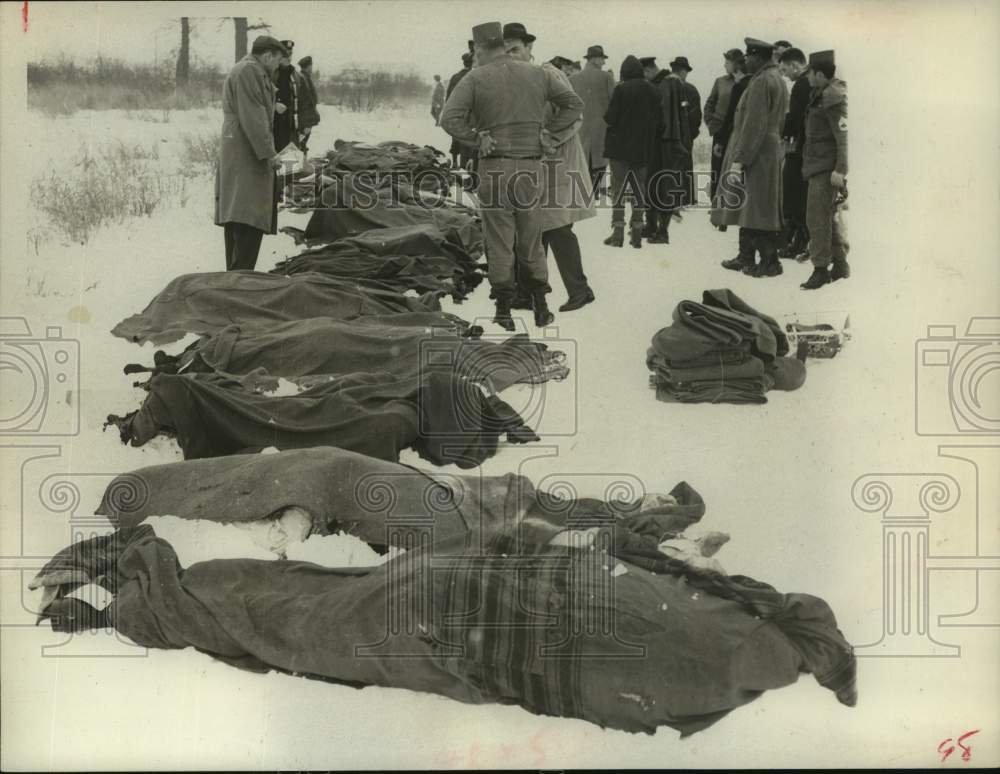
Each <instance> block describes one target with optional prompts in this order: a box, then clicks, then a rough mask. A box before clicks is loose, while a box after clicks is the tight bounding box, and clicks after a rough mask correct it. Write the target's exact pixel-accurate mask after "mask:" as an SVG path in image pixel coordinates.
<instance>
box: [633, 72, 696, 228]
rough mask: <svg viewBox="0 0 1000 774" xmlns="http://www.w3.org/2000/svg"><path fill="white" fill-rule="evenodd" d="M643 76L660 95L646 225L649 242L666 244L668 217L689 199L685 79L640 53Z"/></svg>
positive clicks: (688, 124) (689, 131) (689, 137)
mask: <svg viewBox="0 0 1000 774" xmlns="http://www.w3.org/2000/svg"><path fill="white" fill-rule="evenodd" d="M641 61H642V62H643V63H644V71H645V74H646V79H647V80H648V81H649V82H650V83H652V84H653V85H654V86H655V87H656V89H657V93H658V94H659V97H660V120H659V126H658V128H657V136H658V137H659V142H658V147H657V149H656V151H654V154H653V160H652V162H651V164H650V166H651V169H652V171H651V172H650V177H649V184H648V186H647V189H648V191H649V208H648V209H647V210H646V229H645V231H644V233H645V234H646V235H647V237H648V239H649V242H650V244H668V243H669V242H670V235H669V231H668V228H669V226H670V219H671V217H673V215H674V214H675V213H676V212H677V211H678V210H679V209H680V208H681V207H683V206H684V204H685V203H686V202H687V200H688V178H687V174H686V173H687V171H688V170H690V169H691V143H692V140H691V122H690V116H689V115H688V110H687V106H686V105H685V104H684V103H685V101H686V99H685V93H684V82H683V81H682V80H681V79H680V78H678V77H677V75H675V74H674V73H672V72H667V71H666V70H660V71H659V72H657V71H656V60H655V58H654V57H643V59H642V60H641Z"/></svg>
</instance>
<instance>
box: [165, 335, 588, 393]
mask: <svg viewBox="0 0 1000 774" xmlns="http://www.w3.org/2000/svg"><path fill="white" fill-rule="evenodd" d="M563 358H564V353H561V352H554V351H550V350H549V349H548V348H547V347H546V345H545V344H543V343H541V342H533V341H530V340H529V339H528V336H527V334H517V335H515V336H511V337H510V338H508V339H506V340H504V341H496V340H493V339H489V338H471V337H467V336H462V335H459V334H456V333H453V332H451V331H449V330H447V329H443V328H441V329H434V328H418V327H415V326H399V327H394V326H391V325H369V324H359V323H357V322H353V321H344V320H331V319H329V318H325V317H319V318H316V319H313V320H297V321H294V322H287V323H276V324H273V325H267V326H260V325H230V326H228V327H226V328H223V329H222V330H221V331H219V332H218V333H216V334H214V335H212V336H207V337H205V338H203V339H201V340H200V341H197V342H195V343H194V344H192V345H191V346H190V347H188V349H186V350H185V351H184V352H183V353H181V355H179V356H178V357H177V358H175V359H173V360H174V364H173V365H174V370H175V371H177V370H180V371H184V372H191V371H194V372H199V373H210V372H213V371H221V372H224V373H227V374H235V375H244V374H249V373H252V372H254V371H259V370H263V372H266V373H267V374H269V375H271V376H276V377H278V376H281V377H286V378H289V377H298V376H309V375H323V374H352V373H358V372H386V373H390V374H392V375H394V376H397V377H402V378H406V377H412V376H417V375H418V374H421V373H430V372H431V371H440V372H448V373H454V374H456V375H458V376H461V377H467V378H470V379H472V380H474V381H475V382H477V383H480V384H483V385H484V386H486V387H488V388H489V389H491V390H492V391H493V392H500V391H502V390H504V389H506V388H507V387H509V386H511V385H512V384H517V383H528V384H539V383H542V382H544V381H547V380H548V379H550V378H556V379H561V378H564V377H565V376H566V374H567V372H568V369H567V368H566V367H565V366H564V365H562V364H561V362H562V359H563ZM164 362H165V359H164V358H160V365H161V367H162V365H163V363H164Z"/></svg>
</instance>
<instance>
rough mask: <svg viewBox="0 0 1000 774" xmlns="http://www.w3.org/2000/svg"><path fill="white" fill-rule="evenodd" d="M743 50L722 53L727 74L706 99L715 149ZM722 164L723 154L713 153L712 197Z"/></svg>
mask: <svg viewBox="0 0 1000 774" xmlns="http://www.w3.org/2000/svg"><path fill="white" fill-rule="evenodd" d="M742 59H743V52H742V51H740V50H739V49H738V48H731V49H729V50H728V51H726V52H725V53H724V54H723V55H722V66H723V69H724V70H725V71H726V73H725V75H720V76H719V77H718V78H716V79H715V83H713V84H712V91H711V92H710V93H709V95H708V99H706V100H705V126H706V127H707V128H708V135H709V137H711V138H712V146H713V151H714V146H715V144H716V143H715V135H716V134H718V132H719V130H720V129H721V128H722V123H723V121H725V120H726V113H727V112H728V111H729V98H730V96H731V95H732V92H733V85H734V84H735V83H736V78H735V76H734V75H733V72H734V70H735V69H736V63H737V62H739V61H742ZM721 166H722V155H721V154H720V155H716V154H715V153H714V152H713V153H712V188H711V194H712V198H713V199H714V198H715V189H716V186H718V184H719V171H720V170H719V168H720V167H721Z"/></svg>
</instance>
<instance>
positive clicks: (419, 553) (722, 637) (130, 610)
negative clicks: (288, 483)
mask: <svg viewBox="0 0 1000 774" xmlns="http://www.w3.org/2000/svg"><path fill="white" fill-rule="evenodd" d="M607 534H608V536H609V537H610V538H611V539H610V540H601V541H600V542H599V543H597V544H596V545H595V546H594V549H595V550H588V549H587V548H574V547H554V546H550V545H548V544H547V543H537V542H531V541H528V540H525V539H524V536H523V533H521V534H518V533H514V534H511V533H499V534H496V535H494V536H492V537H490V538H489V539H488V540H486V541H485V545H484V546H483V548H482V550H475V549H473V550H470V546H469V544H468V541H467V540H466V537H465V536H462V535H455V536H452V537H449V538H443V539H438V540H435V541H433V542H426V541H422V542H418V543H415V544H413V545H411V547H410V548H409V550H407V551H406V552H404V553H402V554H400V555H399V556H397V557H395V558H394V559H392V560H390V561H389V562H387V563H385V564H383V565H381V566H377V567H367V568H329V567H323V566H320V565H316V564H312V563H309V562H302V561H264V560H252V559H220V560H212V561H204V562H198V563H196V564H193V565H191V566H190V567H187V568H182V567H180V566H179V563H178V560H177V555H176V554H175V552H174V550H173V549H172V547H171V546H170V545H169V544H168V543H167V542H165V541H164V540H162V539H159V538H157V537H156V535H155V533H154V531H153V529H152V528H151V527H150V526H148V525H140V526H139V527H136V528H125V529H121V530H118V531H116V532H115V533H113V534H111V535H106V536H100V537H95V538H91V539H89V540H87V541H84V542H81V543H77V544H75V545H73V546H70V547H69V548H67V549H64V550H63V551H62V552H60V553H59V554H58V555H56V557H54V558H53V559H52V560H51V561H50V562H49V563H48V565H46V567H45V568H43V570H42V571H41V572H40V573H39V574H38V575H37V576H36V577H35V579H34V580H33V581H32V583H31V584H30V585H31V586H32V587H34V588H37V587H39V586H44V587H46V588H47V590H48V591H49V592H50V595H51V596H50V598H51V597H54V600H53V601H52V602H51V603H50V604H49V605H48V607H47V608H46V609H45V610H44V611H43V614H42V617H43V618H49V619H50V620H51V625H52V627H53V628H54V629H57V630H60V631H72V630H74V629H75V628H82V627H81V626H80V623H79V622H80V618H81V617H80V616H79V615H78V613H79V612H80V611H81V610H82V609H83V608H84V607H86V606H84V605H83V603H80V602H79V601H78V600H73V599H66V598H65V594H66V593H67V592H68V591H69V590H71V589H73V588H75V587H77V586H78V585H79V584H80V583H82V582H86V581H92V582H98V583H100V584H101V585H103V586H104V587H105V588H107V589H108V590H109V591H111V592H112V593H113V594H115V599H114V602H113V603H112V605H111V606H110V607H109V609H108V612H107V613H105V614H104V615H103V616H101V619H102V620H101V623H100V624H97V625H113V626H114V628H116V629H117V630H118V631H119V632H120V633H122V634H124V635H125V636H127V637H129V638H130V639H132V640H133V641H135V642H136V643H138V644H140V645H143V646H146V647H152V648H185V647H194V648H197V649H198V650H201V651H203V652H205V653H208V654H210V655H212V656H214V657H216V658H219V659H221V660H224V661H226V662H228V663H231V664H233V665H236V666H239V667H242V668H246V669H253V670H257V671H266V670H268V669H277V670H280V671H283V672H288V673H293V674H301V675H307V676H315V677H319V678H323V679H326V680H331V681H338V682H344V683H347V684H350V685H354V686H359V685H381V686H388V687H395V688H406V689H410V690H414V691H421V692H429V693H434V694H438V695H442V696H447V697H450V698H453V699H456V700H458V701H463V702H469V703H476V704H479V703H488V702H502V703H513V704H519V705H521V706H522V707H524V708H525V709H528V710H529V711H532V712H535V713H541V714H547V715H556V716H562V717H573V718H580V719H583V720H586V721H589V722H591V723H595V724H597V725H600V726H602V727H610V728H616V729H622V730H626V731H632V732H636V731H645V732H648V733H653V732H654V731H655V730H656V728H657V727H659V726H661V725H665V726H669V727H672V728H675V729H678V730H680V731H681V733H682V735H688V734H691V733H694V732H697V731H699V730H702V729H704V728H706V727H708V726H710V725H712V724H713V723H715V722H717V721H718V720H720V719H721V718H723V717H724V716H725V715H726V714H728V713H729V712H730V711H732V710H733V709H735V708H738V707H740V706H742V705H745V704H747V703H749V702H751V701H753V700H754V699H756V698H757V697H758V696H760V695H761V694H762V693H763V692H764V691H766V690H770V689H774V688H780V687H783V686H786V685H790V684H792V683H794V682H796V680H797V679H798V676H799V674H801V673H811V674H813V675H814V676H815V678H816V679H817V680H818V682H819V683H820V684H821V685H823V686H825V687H827V688H829V689H830V690H831V691H833V692H835V693H836V695H837V698H838V699H839V700H840V701H841V702H842V703H844V704H846V705H849V706H853V704H854V703H855V701H856V689H855V676H856V661H855V657H854V655H853V652H852V649H851V646H850V645H849V644H848V643H847V641H846V640H845V639H844V637H843V635H842V634H841V632H840V631H839V629H838V628H837V621H836V619H835V617H834V615H833V613H832V611H831V610H830V608H829V607H828V606H827V604H826V603H825V602H824V601H823V600H821V599H819V598H817V597H814V596H811V595H808V594H782V593H780V592H778V591H776V590H775V589H773V588H772V587H770V586H768V585H766V584H763V583H760V582H757V581H754V580H752V579H750V578H745V577H742V576H725V575H721V574H717V573H713V572H708V571H697V572H696V571H693V570H691V569H690V568H689V567H688V566H687V565H685V564H683V563H681V562H679V561H677V560H673V559H669V558H666V557H664V556H663V555H662V554H659V553H658V552H657V551H656V548H655V542H650V541H649V540H648V539H645V538H643V537H642V536H639V535H636V534H635V533H633V532H631V531H630V530H628V529H626V528H618V529H613V530H610V531H609V532H608V533H607Z"/></svg>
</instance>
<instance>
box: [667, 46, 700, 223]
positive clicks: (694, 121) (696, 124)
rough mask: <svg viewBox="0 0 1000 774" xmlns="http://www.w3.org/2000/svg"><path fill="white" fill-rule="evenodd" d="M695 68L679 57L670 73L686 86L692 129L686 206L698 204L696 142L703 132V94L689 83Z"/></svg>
mask: <svg viewBox="0 0 1000 774" xmlns="http://www.w3.org/2000/svg"><path fill="white" fill-rule="evenodd" d="M693 69H694V68H693V67H692V66H691V65H690V64H689V63H688V59H687V57H686V56H678V57H675V58H674V61H672V62H671V63H670V72H671V73H673V74H674V75H675V76H676V77H678V78H680V81H681V83H682V84H683V85H684V110H685V111H686V112H687V117H688V125H689V126H690V128H691V132H690V133H691V137H690V140H689V142H690V145H689V146H688V159H689V161H688V167H687V170H686V176H685V180H686V182H687V197H686V201H685V202H684V204H685V205H691V204H697V203H698V195H697V193H696V191H695V185H694V140H695V138H696V137H697V136H698V134H699V133H700V132H701V94H699V93H698V89H696V88H695V85H694V84H693V83H688V81H687V77H688V73H689V72H691V71H692V70H693Z"/></svg>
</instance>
